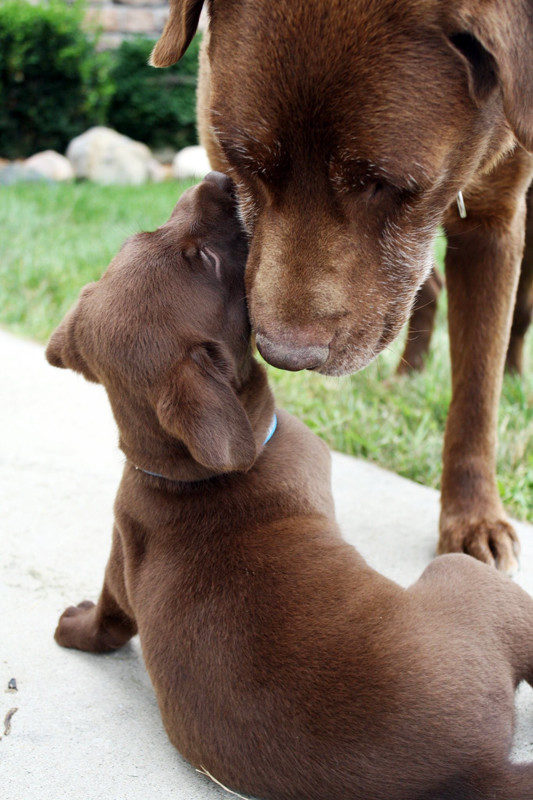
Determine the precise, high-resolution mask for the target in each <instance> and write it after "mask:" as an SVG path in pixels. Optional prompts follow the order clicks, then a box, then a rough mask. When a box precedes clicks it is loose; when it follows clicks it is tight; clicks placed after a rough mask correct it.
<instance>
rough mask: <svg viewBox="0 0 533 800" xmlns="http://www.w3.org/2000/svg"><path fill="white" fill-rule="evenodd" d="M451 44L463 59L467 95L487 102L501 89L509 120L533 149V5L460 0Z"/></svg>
mask: <svg viewBox="0 0 533 800" xmlns="http://www.w3.org/2000/svg"><path fill="white" fill-rule="evenodd" d="M458 6H459V8H458V9H457V11H456V13H455V14H454V17H455V20H454V22H455V26H456V30H455V31H454V32H453V33H451V34H449V35H448V38H449V40H450V42H451V44H452V45H453V46H454V47H455V49H456V50H458V51H459V52H460V54H461V55H462V56H463V58H464V59H465V60H466V64H467V68H468V71H469V84H470V91H471V93H472V95H473V97H474V99H475V100H477V101H483V100H485V99H486V98H487V97H488V95H489V94H490V93H491V91H492V90H493V89H495V88H496V87H497V86H499V87H500V89H501V92H502V98H503V107H504V110H505V115H506V117H507V121H508V122H509V125H510V127H511V129H512V131H513V133H514V134H515V136H516V138H517V139H518V141H519V142H520V144H521V145H522V146H523V147H524V148H525V149H526V150H530V151H531V150H533V57H532V49H531V48H532V44H531V43H532V42H533V2H532V0H493V1H492V2H489V3H479V2H473V0H459V3H458Z"/></svg>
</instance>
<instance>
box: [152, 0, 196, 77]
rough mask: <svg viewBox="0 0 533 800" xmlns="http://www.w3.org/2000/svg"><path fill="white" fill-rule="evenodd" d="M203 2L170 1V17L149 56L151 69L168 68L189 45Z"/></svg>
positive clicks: (187, 0)
mask: <svg viewBox="0 0 533 800" xmlns="http://www.w3.org/2000/svg"><path fill="white" fill-rule="evenodd" d="M203 4H204V0H170V16H169V18H168V20H167V23H166V25H165V28H164V30H163V33H162V34H161V37H160V39H159V41H158V42H157V44H156V46H155V47H154V49H153V50H152V55H151V56H150V61H149V63H150V65H151V66H152V67H170V66H171V65H172V64H175V63H176V61H179V60H180V58H181V57H182V55H183V54H184V53H185V51H186V50H187V48H188V46H189V45H190V43H191V41H192V38H193V36H194V34H195V33H196V29H197V28H198V20H199V19H200V13H201V11H202V6H203Z"/></svg>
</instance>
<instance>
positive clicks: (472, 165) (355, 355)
mask: <svg viewBox="0 0 533 800" xmlns="http://www.w3.org/2000/svg"><path fill="white" fill-rule="evenodd" d="M202 6H203V2H202V0H170V18H169V21H168V23H167V26H166V28H165V30H164V32H163V35H162V37H161V39H160V40H159V42H158V44H157V45H156V47H155V49H154V52H153V54H152V64H153V65H155V66H167V65H169V64H172V63H173V62H175V61H177V60H178V59H179V58H180V57H181V56H182V54H183V53H184V51H185V50H186V48H187V46H188V44H189V42H190V40H191V38H192V36H193V34H194V32H195V30H196V25H197V22H198V17H199V14H200V11H201V8H202ZM208 8H209V12H210V22H209V32H208V34H207V35H206V36H205V39H204V49H203V56H202V64H201V71H200V89H199V125H200V133H201V139H202V142H203V143H204V144H205V146H206V148H207V151H208V153H209V157H210V160H211V164H212V166H213V168H215V169H219V170H221V171H225V172H228V173H229V174H230V175H231V176H232V177H233V178H234V180H235V181H236V183H237V187H238V194H239V199H240V209H241V214H242V218H243V220H244V221H245V223H246V226H247V228H248V229H249V231H250V232H251V233H253V236H252V238H251V248H250V254H249V258H248V264H247V274H246V286H247V293H248V300H249V309H250V315H251V320H252V326H253V328H254V329H255V331H256V332H257V344H258V347H259V350H260V351H261V353H262V355H263V356H264V357H265V358H266V360H267V361H269V362H270V363H271V364H274V365H275V366H278V367H282V368H284V369H293V370H297V369H305V368H307V369H315V370H318V371H320V372H323V373H324V374H327V375H340V374H344V373H349V372H355V371H356V370H359V369H361V368H362V367H364V366H366V365H367V364H368V363H369V362H370V361H371V360H372V359H373V358H374V357H375V356H376V355H377V354H378V353H379V352H380V351H381V350H383V348H384V347H386V346H387V345H388V344H389V343H390V342H391V341H392V339H393V338H394V337H395V336H396V335H397V334H398V332H399V331H400V330H401V328H402V326H403V325H404V323H405V322H406V320H407V319H408V317H409V314H410V311H411V308H412V306H413V301H414V300H415V297H416V295H417V292H418V291H419V290H420V287H421V286H422V285H423V284H424V282H425V281H426V280H427V278H428V275H429V274H430V271H431V269H432V265H433V242H434V238H435V235H436V232H437V229H438V226H439V224H442V225H444V227H445V229H446V234H447V237H448V254H447V261H446V283H447V289H448V293H449V328H450V340H451V357H452V384H453V399H452V403H451V407H450V414H449V419H448V425H447V429H446V437H445V446H444V470H443V476H442V515H441V521H440V541H439V552H440V553H447V552H455V551H459V552H465V553H469V554H470V555H473V556H475V557H476V558H478V559H480V560H481V561H485V562H486V563H488V564H496V565H497V566H498V567H499V568H500V569H502V570H504V571H512V570H513V569H514V568H515V567H516V556H517V553H518V542H517V538H516V535H515V532H514V529H513V528H512V526H511V525H510V523H509V521H508V519H507V517H506V514H505V512H504V509H503V507H502V503H501V500H500V497H499V493H498V489H497V484H496V419H497V409H498V399H499V395H500V390H501V382H502V374H503V366H504V362H505V355H506V350H507V346H508V342H509V332H510V327H511V319H512V313H513V304H514V299H515V295H516V288H517V283H518V276H519V272H520V261H521V257H522V253H523V247H524V225H525V196H526V192H527V188H528V186H529V184H530V181H531V177H532V174H533V159H532V157H531V155H529V153H528V152H527V151H529V150H531V149H533V58H532V52H533V3H532V0H327V2H324V0H210V2H209V3H208ZM458 201H459V204H458ZM458 205H459V207H460V212H459V210H458ZM465 213H466V217H464V214H465ZM461 215H463V216H461ZM463 217H464V218H463ZM524 275H525V277H524V283H523V284H522V286H521V302H520V304H519V305H520V308H521V309H522V310H521V311H520V312H519V317H520V319H519V320H518V322H519V324H518V325H517V326H516V328H515V331H514V335H515V338H516V341H514V343H513V352H514V353H517V354H518V355H519V352H520V350H521V346H522V342H523V335H524V326H525V327H527V325H525V321H526V320H527V319H528V318H529V316H530V309H531V303H532V301H533V298H532V296H531V292H530V289H529V287H530V286H531V278H532V275H533V273H532V270H531V268H530V267H529V268H528V269H526V270H525V272H524ZM436 290H437V287H436V286H435V285H434V281H433V283H432V284H430V285H428V286H427V287H426V290H425V295H424V296H422V298H421V299H420V303H419V309H420V307H421V306H423V305H425V304H427V303H428V302H430V303H431V302H434V296H435V292H436ZM420 310H421V309H420ZM423 316H424V315H423ZM426 316H427V313H426ZM430 316H431V315H430ZM429 322H431V320H430V321H429ZM427 324H428V320H427V319H426V320H424V319H421V320H418V322H417V323H416V329H418V328H422V327H423V326H426V325H427ZM413 327H415V326H413ZM406 357H407V359H412V356H410V355H409V354H407V356H406ZM515 363H518V362H515Z"/></svg>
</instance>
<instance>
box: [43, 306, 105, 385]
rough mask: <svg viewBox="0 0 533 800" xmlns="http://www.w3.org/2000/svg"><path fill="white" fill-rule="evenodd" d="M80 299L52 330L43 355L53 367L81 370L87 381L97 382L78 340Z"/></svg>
mask: <svg viewBox="0 0 533 800" xmlns="http://www.w3.org/2000/svg"><path fill="white" fill-rule="evenodd" d="M80 301H81V298H80V300H78V302H77V304H76V305H75V306H74V308H71V310H70V311H69V312H68V314H67V315H66V317H65V319H64V320H63V322H62V323H61V324H60V325H59V327H58V328H56V330H55V331H54V332H53V334H52V336H51V337H50V341H49V342H48V344H47V346H46V351H45V355H46V359H47V361H48V362H49V363H50V364H51V365H52V366H53V367H60V368H61V369H73V370H74V371H75V372H81V374H82V375H83V376H84V377H85V378H87V380H88V381H92V382H93V383H99V380H98V378H97V377H96V376H95V375H94V373H93V372H91V370H90V369H89V367H88V365H87V363H86V361H85V359H84V357H83V355H82V353H81V350H80V346H79V342H78V334H77V331H76V326H77V325H78V323H79V316H80Z"/></svg>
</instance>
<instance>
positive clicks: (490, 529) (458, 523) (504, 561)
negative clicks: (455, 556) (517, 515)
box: [437, 517, 520, 575]
mask: <svg viewBox="0 0 533 800" xmlns="http://www.w3.org/2000/svg"><path fill="white" fill-rule="evenodd" d="M437 551H438V554H439V555H444V554H445V553H466V554H467V555H469V556H473V558H477V559H478V561H483V562H484V563H485V564H489V565H490V566H493V567H496V568H497V569H499V570H500V571H501V572H504V573H506V574H507V575H514V574H515V573H516V572H517V570H518V557H519V555H520V542H519V540H518V536H517V535H516V533H515V530H514V528H513V526H512V525H510V523H509V522H507V520H506V519H504V518H482V519H479V520H476V521H472V520H471V519H464V518H462V517H447V518H446V517H443V518H442V519H441V526H440V538H439V545H438V549H437Z"/></svg>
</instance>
